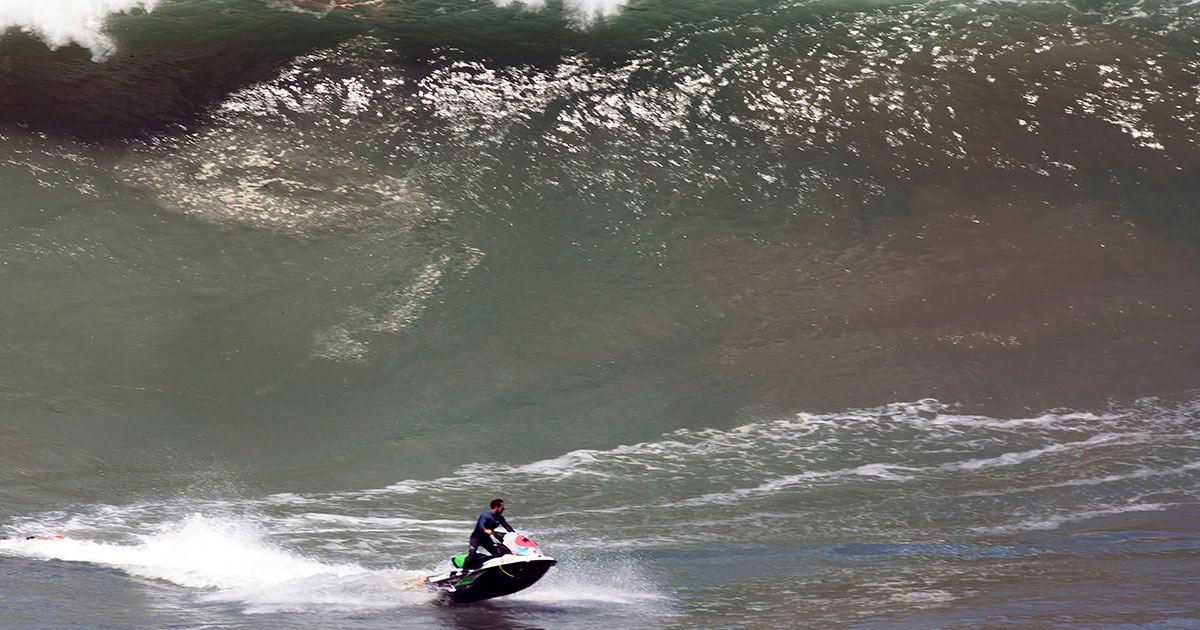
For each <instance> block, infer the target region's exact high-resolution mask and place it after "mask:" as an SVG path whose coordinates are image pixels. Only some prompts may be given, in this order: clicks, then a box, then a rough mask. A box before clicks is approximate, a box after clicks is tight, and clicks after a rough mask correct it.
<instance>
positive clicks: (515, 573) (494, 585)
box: [414, 532, 558, 603]
mask: <svg viewBox="0 0 1200 630" xmlns="http://www.w3.org/2000/svg"><path fill="white" fill-rule="evenodd" d="M496 550H497V551H499V552H500V555H498V556H483V558H485V560H484V561H483V563H482V564H480V565H479V566H478V567H471V568H468V567H467V566H466V562H467V554H462V555H458V556H454V557H453V558H451V559H450V564H451V565H453V568H452V569H451V570H449V571H447V572H445V573H439V574H437V575H430V576H428V577H426V578H424V579H423V580H422V582H421V583H420V584H421V585H422V586H424V587H426V588H429V589H432V590H434V591H436V592H437V593H438V596H439V597H441V598H442V599H444V600H447V601H451V602H455V603H466V602H477V601H481V600H484V599H491V598H493V597H500V596H503V595H511V594H512V593H516V592H517V591H520V590H524V589H527V588H529V587H530V586H532V585H533V583H534V582H537V581H538V580H540V579H541V578H542V576H543V575H545V574H546V572H547V571H549V570H550V567H552V566H554V565H556V564H558V561H557V560H555V559H554V558H551V557H549V556H546V555H544V554H543V553H542V550H541V549H540V548H538V544H537V543H535V542H533V541H532V540H529V539H528V538H526V537H524V536H522V535H520V534H514V533H511V532H510V533H507V534H505V535H504V538H503V541H502V542H501V544H499V545H497V546H496ZM477 558H478V557H477ZM477 564H478V563H477ZM414 586H415V585H414Z"/></svg>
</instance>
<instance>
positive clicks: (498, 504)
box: [492, 499, 504, 512]
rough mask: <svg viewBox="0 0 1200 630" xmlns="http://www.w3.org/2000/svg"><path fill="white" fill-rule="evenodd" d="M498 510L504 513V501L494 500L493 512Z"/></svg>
mask: <svg viewBox="0 0 1200 630" xmlns="http://www.w3.org/2000/svg"><path fill="white" fill-rule="evenodd" d="M496 508H500V510H499V511H500V512H503V511H504V499H492V511H493V512H496Z"/></svg>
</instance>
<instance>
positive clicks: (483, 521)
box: [466, 510, 513, 569]
mask: <svg viewBox="0 0 1200 630" xmlns="http://www.w3.org/2000/svg"><path fill="white" fill-rule="evenodd" d="M497 527H503V528H504V529H505V530H507V531H510V532H511V531H513V528H512V525H509V524H508V521H506V520H504V516H502V515H498V514H492V511H491V510H484V512H483V514H480V515H479V520H478V521H476V522H475V530H474V531H472V532H471V552H470V553H469V554H467V562H466V565H467V568H468V569H473V568H475V560H476V559H477V556H478V554H477V553H476V551H475V549H476V548H478V547H482V548H483V549H484V551H487V552H488V553H490V554H492V555H493V556H498V555H500V552H499V551H497V550H496V543H494V542H492V537H491V536H488V535H487V534H486V533H484V531H483V530H485V529H488V530H491V531H493V532H495V531H496V528H497ZM479 564H483V562H482V561H480V562H479Z"/></svg>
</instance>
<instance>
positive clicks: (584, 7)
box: [493, 0, 629, 26]
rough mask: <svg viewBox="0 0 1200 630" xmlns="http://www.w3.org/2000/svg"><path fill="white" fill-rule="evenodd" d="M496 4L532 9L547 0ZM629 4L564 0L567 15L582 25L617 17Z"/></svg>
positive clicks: (620, 0)
mask: <svg viewBox="0 0 1200 630" xmlns="http://www.w3.org/2000/svg"><path fill="white" fill-rule="evenodd" d="M493 1H494V2H495V3H496V6H501V7H508V6H512V5H514V4H519V5H521V6H522V7H525V8H527V9H529V10H532V11H539V10H541V9H542V8H544V7H545V6H546V0H493ZM628 4H629V0H563V8H564V9H565V10H566V12H567V15H569V16H570V17H571V19H572V20H573V21H574V22H575V23H576V24H579V25H580V26H587V25H590V24H593V23H595V22H596V21H599V20H604V19H607V18H611V17H615V16H616V15H618V14H619V13H621V10H622V9H624V8H625V6H626V5H628Z"/></svg>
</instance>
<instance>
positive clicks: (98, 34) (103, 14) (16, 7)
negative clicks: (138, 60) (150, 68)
mask: <svg viewBox="0 0 1200 630" xmlns="http://www.w3.org/2000/svg"><path fill="white" fill-rule="evenodd" d="M160 2H161V0H53V1H36V0H35V1H29V2H27V1H22V0H0V34H2V33H3V32H4V31H6V30H8V29H10V28H17V29H20V30H22V31H24V32H26V33H30V34H33V35H35V36H36V37H38V38H39V39H41V40H42V41H43V42H45V43H46V45H47V46H49V47H50V48H61V47H63V46H68V45H71V44H78V45H79V46H83V47H84V48H87V49H88V50H89V51H91V53H92V60H93V61H103V60H105V59H106V58H108V57H109V56H110V55H112V54H113V52H114V51H116V43H115V42H114V41H113V39H112V38H111V37H110V36H109V35H108V34H107V33H105V23H106V22H107V21H108V18H109V16H111V15H113V14H116V13H128V12H131V11H137V10H141V11H151V10H153V9H154V7H156V6H157V5H158V4H159V3H160Z"/></svg>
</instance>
